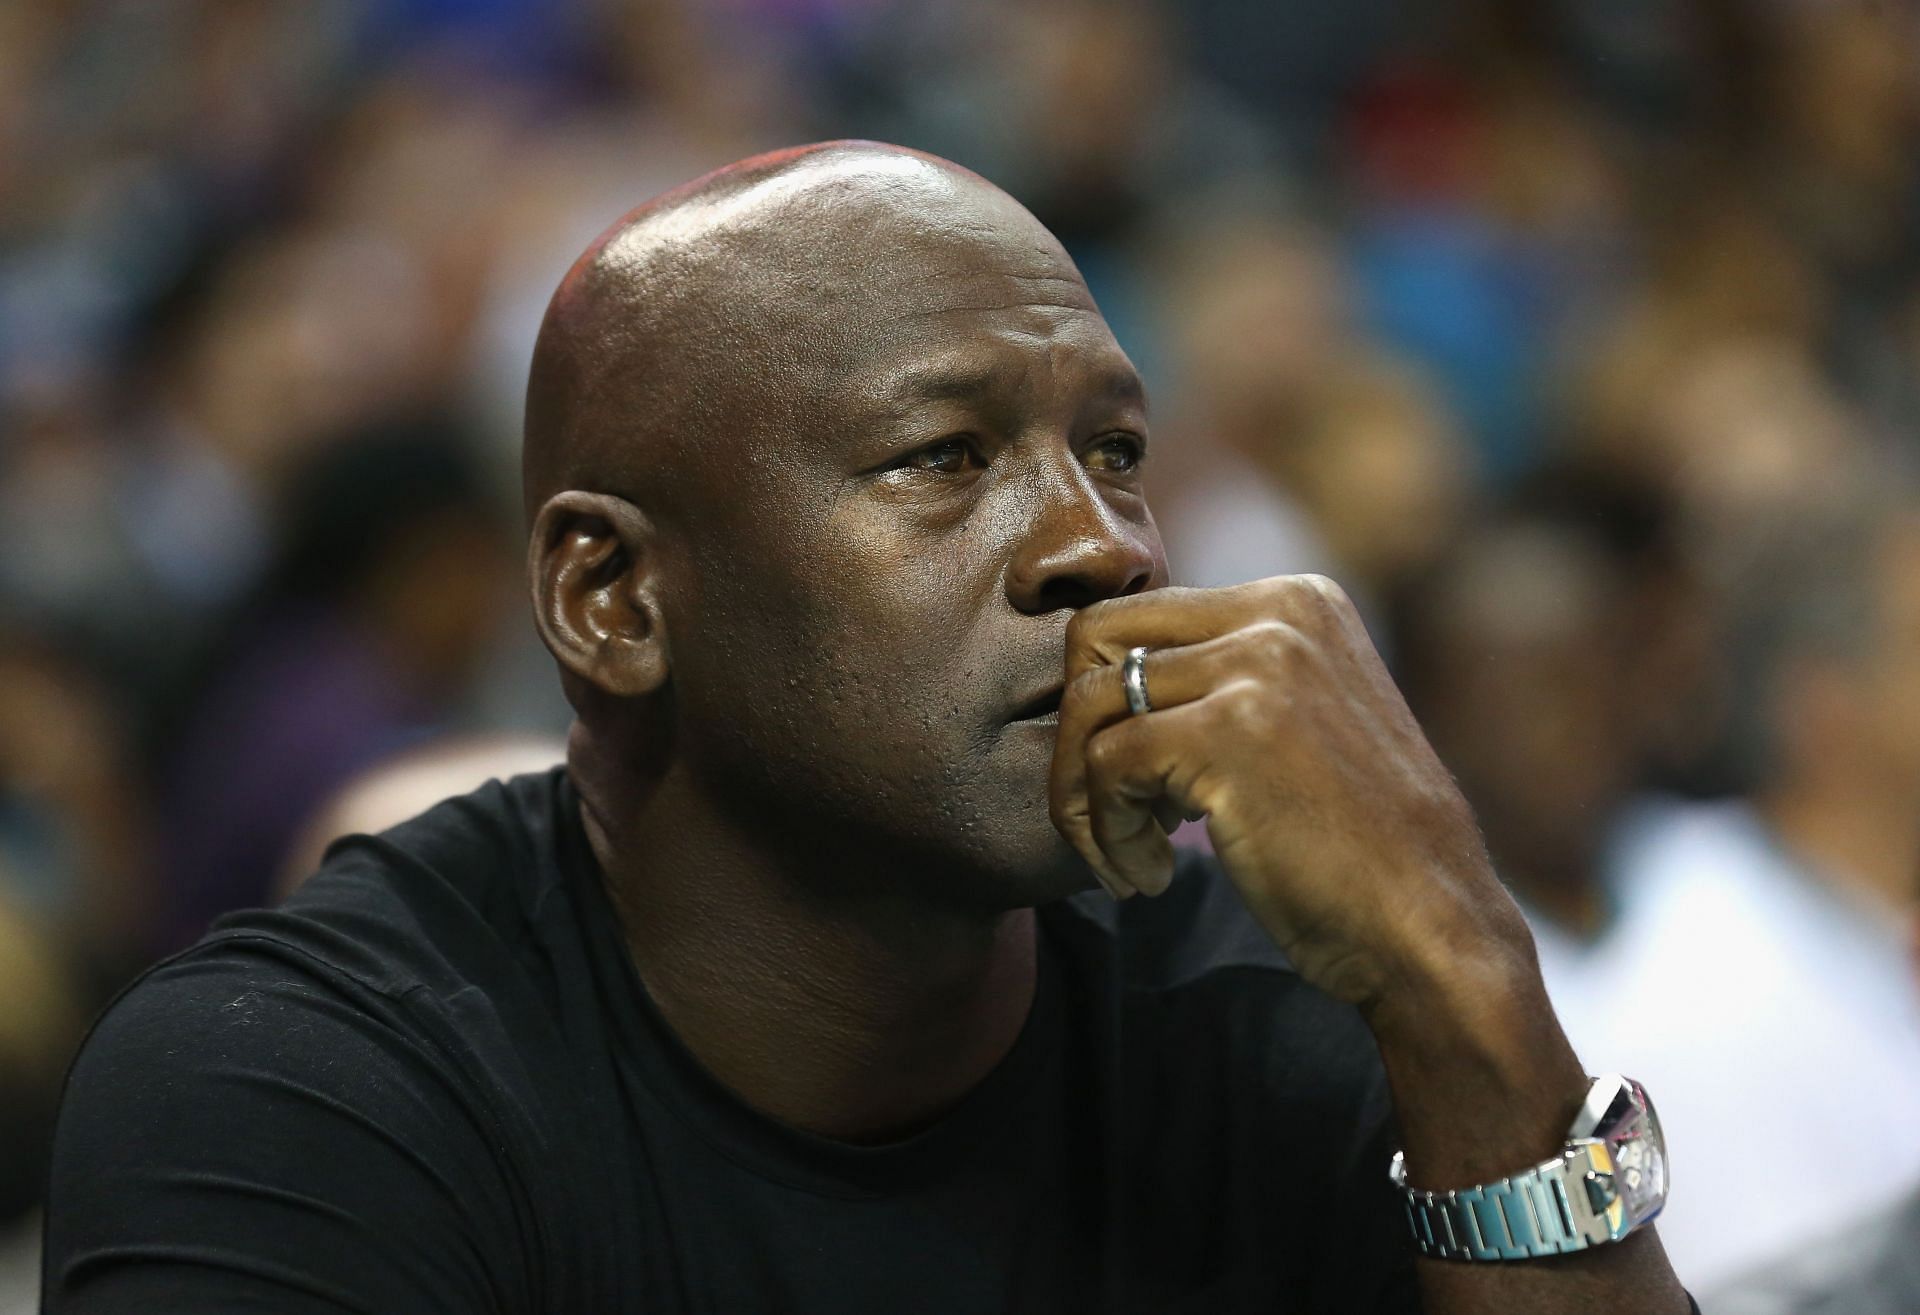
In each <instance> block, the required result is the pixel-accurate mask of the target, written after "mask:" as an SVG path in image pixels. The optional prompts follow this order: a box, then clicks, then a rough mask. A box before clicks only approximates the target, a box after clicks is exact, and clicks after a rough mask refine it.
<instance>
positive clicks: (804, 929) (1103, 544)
mask: <svg viewBox="0 0 1920 1315" xmlns="http://www.w3.org/2000/svg"><path fill="white" fill-rule="evenodd" d="M1146 451H1147V417H1146V398H1145V393H1144V389H1143V388H1142V387H1141V385H1140V382H1139V379H1138V377H1137V375H1136V374H1135V372H1134V370H1133V367H1132V365H1131V364H1130V363H1129V362H1128V360H1127V358H1126V356H1125V354H1124V353H1123V352H1122V351H1121V350H1120V348H1119V346H1118V344H1117V343H1115V342H1114V340H1113V336H1112V334H1111V332H1110V331H1109V330H1108V328H1107V326H1106V323H1105V321H1104V320H1103V319H1102V318H1101V316H1100V313H1099V311H1098V310H1097V308H1096V307H1095V306H1094V304H1093V301H1092V298H1091V297H1090V296H1089V295H1088V294H1087V292H1086V288H1085V286H1084V284H1083V283H1082V281H1081V280H1080V277H1079V274H1078V272H1077V271H1076V270H1075V269H1074V267H1073V265H1072V262H1071V261H1070V260H1069V259H1068V258H1067V256H1066V254H1065V252H1064V251H1062V250H1061V249H1060V247H1059V245H1058V243H1057V242H1055V241H1054V240H1053V238H1052V237H1051V235H1050V234H1048V233H1047V232H1046V231H1045V229H1043V228H1042V227H1041V226H1040V225H1039V224H1038V223H1037V222H1036V221H1035V220H1033V218H1032V217H1031V216H1030V215H1028V214H1027V213H1026V212H1025V211H1024V210H1022V209H1021V208H1020V207H1019V206H1018V205H1017V204H1016V203H1014V202H1013V201H1011V200H1010V199H1009V198H1007V197H1006V196H1005V195H1004V194H1002V193H1000V192H999V191H997V190H996V189H994V188H992V187H991V186H990V185H989V184H987V183H985V182H984V181H982V180H980V179H978V178H976V177H974V176H973V175H970V174H967V173H965V172H964V171H962V170H958V169H956V168H955V167H953V166H951V165H948V164H946V163H944V162H942V161H936V160H932V159H930V158H927V157H922V156H918V155H914V154H912V153H909V152H904V151H899V150H896V149H894V148H887V147H877V146H871V145H859V144H836V145H830V146H827V147H821V148H811V149H809V150H807V151H805V152H800V153H793V154H788V155H784V156H780V157H770V158H763V159H762V160H758V161H749V162H747V163H745V164H744V165H741V166H735V167H734V168H733V169H731V170H728V171H723V172H722V173H721V174H719V175H715V176H711V177H709V178H708V179H704V180H701V181H700V182H699V183H696V184H693V185H691V186H690V187H689V188H687V189H682V190H681V191H680V192H677V193H674V194H670V195H669V196H668V197H666V198H663V199H662V200H661V201H659V202H656V203H654V204H653V205H651V206H649V207H647V208H644V209H643V210H642V211H639V212H636V213H635V214H634V215H631V216H629V217H628V218H627V219H626V220H625V221H623V223H622V225H621V226H619V227H618V228H616V230H614V232H613V233H612V234H610V236H609V237H608V238H605V239H603V240H602V242H601V243H600V244H599V245H597V246H596V247H595V248H594V249H593V250H590V251H589V252H588V253H587V255H586V256H584V257H583V258H582V260H581V262H580V263H579V264H577V265H576V266H575V269H574V270H573V272H572V273H571V274H570V275H569V276H568V279H567V280H566V282H565V283H564V284H563V285H562V287H561V290H560V292H559V293H558V294H557V295H556V297H555V301H554V305H553V308H552V309H551V310H550V311H549V314H548V320H547V324H546V325H545V327H544V328H543V330H542V336H541V342H540V346H539V349H538V350H537V352H536V357H535V368H534V377H533V381H532V386H531V388H530V394H529V406H528V451H527V470H526V474H527V489H528V499H529V509H530V511H531V512H532V513H533V518H534V531H533V537H532V544H531V549H530V568H531V575H532V581H533V593H534V599H535V609H536V614H537V617H538V621H539V624H540V628H541V631H542V634H543V636H544V638H545V640H546V642H547V644H548V646H549V648H550V649H551V650H552V651H553V653H554V655H555V657H556V658H557V659H558V661H559V663H560V666H561V670H562V679H563V681H564V682H565V684H566V687H567V690H568V693H569V697H570V698H571V699H572V701H573V703H574V706H575V709H576V711H577V712H578V718H577V720H576V723H575V726H574V730H573V733H572V739H571V742H570V745H569V755H568V760H569V767H570V770H571V772H572V774H573V776H574V779H575V781H576V783H577V784H578V786H579V788H580V792H581V797H582V800H583V805H584V814H585V817H584V820H585V823H586V826H587V831H588V835H589V837H590V838H591V840H592V843H593V847H594V850H595V852H596V854H597V856H598V858H599V861H600V863H601V865H602V868H603V870H604V871H605V873H606V877H607V881H608V884H609V888H610V889H611V890H612V891H613V892H614V896H615V900H616V903H617V904H618V906H619V907H620V909H621V910H622V914H623V917H624V919H625V923H626V931H627V935H628V939H629V942H630V944H631V946H632V948H633V952H634V958H635V962H636V963H637V964H638V965H640V969H641V972H642V975H643V977H644V979H645V981H646V985H647V988H648V991H649V993H650V994H651V995H652V996H653V997H654V999H655V1000H656V1002H657V1003H658V1005H659V1007H660V1009H661V1011H662V1012H663V1014H664V1015H665V1016H666V1018H667V1019H668V1021H669V1022H670V1023H671V1025H672V1026H673V1027H674V1029H675V1030H676V1032H677V1033H678V1034H679V1035H680V1037H681V1038H682V1040H683V1041H685V1042H686V1044H687V1045H688V1046H689V1048H690V1049H692V1050H693V1052H694V1053H695V1054H696V1055H698V1056H699V1057H700V1059H701V1061H702V1062H703V1063H704V1064H705V1065H706V1066H707V1067H708V1068H709V1069H710V1070H711V1071H712V1072H713V1073H714V1074H715V1075H716V1076H717V1077H718V1078H719V1079H720V1080H721V1081H723V1082H725V1083H726V1084H727V1085H728V1086H729V1087H731V1088H732V1089H733V1090H734V1091H736V1092H738V1093H739V1094H740V1095H741V1096H742V1097H743V1098H744V1099H746V1100H747V1101H748V1102H750V1103H751V1104H753V1105H754V1106H755V1107H757V1108H759V1109H760V1110H762V1111H764V1112H765V1113H767V1114H769V1115H771V1116H772V1117H774V1118H777V1119H780V1120H782V1121H784V1122H787V1123H789V1124H792V1125H795V1126H798V1127H802V1128H807V1129H809V1130H812V1131H814V1132H818V1133H821V1134H823V1135H826V1136H830V1137H835V1138H840V1139H843V1140H848V1141H884V1140H889V1139H893V1138H896V1137H899V1136H900V1135H902V1134H904V1133H907V1132H910V1131H912V1130H914V1129H916V1128H919V1127H923V1126H925V1125H926V1124H927V1123H929V1122H930V1121H933V1120H935V1119H937V1118H939V1117H940V1115H941V1114H942V1113H943V1112H944V1111H946V1110H947V1109H948V1108H950V1107H951V1106H952V1105H953V1104H954V1103H955V1102H956V1101H957V1100H958V1099H959V1098H960V1097H961V1096H963V1095H964V1094H965V1093H966V1092H967V1091H969V1090H970V1089H971V1088H972V1087H973V1086H975V1085H976V1084H977V1083H978V1082H979V1081H980V1080H981V1079H982V1078H983V1077H984V1076H985V1075H986V1073H987V1072H988V1071H989V1070H990V1069H991V1068H992V1067H993V1065H994V1064H995V1063H997V1062H998V1061H999V1059H1000V1058H1001V1057H1002V1056H1004V1055H1005V1053H1006V1051H1007V1050H1008V1048H1009V1047H1010V1046H1011V1045H1012V1043H1013V1040H1014V1038H1015V1036H1016V1035H1017V1034H1018V1032H1019V1030H1020V1027H1021V1025H1022V1023H1023V1022H1024V1021H1025V1018H1026V1015H1027V1012H1028V1009H1029V1007H1030V1005H1031V1002H1032V996H1033V989H1034V981H1035V973H1036V948H1035V931H1034V916H1033V907H1034V906H1035V905H1037V904H1041V903H1044V902H1047V901H1050V900H1053V899H1057V898H1060V897H1062V896H1065V895H1067V894H1070V893H1073V892H1075V891H1077V890H1080V889H1084V888H1086V887H1087V886H1088V885H1090V884H1092V883H1093V881H1095V880H1099V881H1101V882H1102V883H1103V884H1105V885H1106V886H1107V888H1108V890H1109V892H1110V893H1112V894H1113V895H1114V896H1115V897H1116V898H1130V897H1133V895H1134V894H1135V893H1136V892H1139V893H1144V894H1146V895H1149V896H1150V895H1152V894H1156V893H1158V892H1160V891H1161V890H1164V889H1165V887H1166V884H1167V880H1168V875H1169V873H1170V871H1171V850H1170V848H1169V846H1168V842H1167V839H1166V830H1165V827H1166V824H1167V823H1169V822H1171V821H1172V820H1174V818H1175V817H1176V816H1178V815H1180V814H1187V815H1195V816H1197V815H1202V814H1204V815H1205V816H1206V818H1207V825H1208V827H1209V829H1210V831H1211V834H1212V838H1213V841H1214V843H1215V846H1216V848H1217V850H1218V852H1219V854H1220V857H1221V861H1222V863H1223V865H1224V867H1225V869H1226V871H1227V873H1228V875H1229V877H1230V878H1231V879H1232V880H1233V881H1234V882H1235V884H1236V885H1237V886H1238V888H1239V889H1240V891H1241V893H1242V895H1243V897H1244V898H1245V899H1246V901H1247V904H1248V906H1249V908H1250V909H1251V910H1252V912H1253V913H1254V915H1255V916H1256V917H1257V918H1258V919H1259V921H1260V922H1261V924H1262V925H1263V926H1264V927H1265V928H1266V929H1267V930H1268V932H1269V933H1270V934H1272V935H1273V937H1274V938H1275V940H1276V941H1277V942H1278V943H1279V944H1280V945H1281V947H1282V948H1284V949H1285V950H1286V951H1287V952H1288V954H1289V955H1290V956H1291V958H1292V960H1293V961H1294V963H1295V964H1296V965H1297V966H1298V967H1299V968H1300V971H1301V972H1302V973H1303V974H1304V975H1305V976H1306V977H1307V978H1308V979H1309V980H1311V981H1313V982H1314V983H1315V984H1317V985H1319V986H1320V987H1322V988H1323V989H1325V990H1328V991H1330V992H1332V993H1333V994H1335V995H1338V996H1340V997H1341V998H1343V999H1346V1000H1349V1001H1351V1002H1352V1003H1354V1004H1355V1005H1356V1006H1358V1007H1359V1008H1360V1009H1361V1010H1362V1012H1363V1014H1364V1016H1365V1017H1366V1018H1367V1020H1368V1022H1369V1024H1370V1025H1371V1027H1372V1029H1373V1031H1374V1035H1375V1037H1376V1038H1377V1040H1378V1041H1379V1044H1380V1048H1381V1053H1382V1055H1383V1057H1384V1059H1385V1063H1386V1068H1387V1072H1388V1076H1389V1079H1390V1081H1391V1082H1392V1085H1393V1089H1394V1094H1395V1099H1396V1104H1397V1107H1398V1110H1399V1117H1400V1122H1401V1125H1402V1132H1403V1136H1404V1140H1405V1145H1406V1148H1407V1153H1408V1158H1409V1163H1410V1165H1411V1167H1412V1174H1413V1177H1414V1179H1415V1181H1417V1182H1419V1183H1420V1184H1421V1185H1423V1186H1433V1187H1445V1186H1454V1185H1465V1184H1468V1183H1472V1182H1477V1181H1482V1180H1485V1179H1488V1178H1492V1177H1497V1176H1499V1175H1500V1174H1502V1173H1509V1172H1513V1171H1515V1170H1517V1169H1518V1168H1521V1167H1523V1166H1525V1165H1527V1164H1530V1163H1533V1162H1536V1161H1538V1160H1540V1159H1542V1158H1544V1157H1546V1156H1547V1155H1549V1154H1551V1153H1553V1152H1554V1151H1555V1150H1557V1148H1558V1147H1559V1145H1560V1142H1561V1139H1562V1137H1563V1135H1564V1131H1565V1129H1566V1127H1567V1126H1568V1124H1569V1123H1570V1122H1571V1120H1572V1117H1573V1114H1574V1111H1575V1109H1576V1108H1577V1107H1578V1105H1579V1102H1580V1099H1581V1096H1582V1095H1583V1093H1584V1091H1585V1087H1586V1079H1585V1076H1584V1074H1583V1071H1582V1069H1581V1067H1580V1065H1579V1063H1578V1061H1577V1060H1576V1059H1575V1058H1574V1056H1573V1053H1572V1051H1571V1049H1570V1048H1569V1047H1568V1045H1567V1043H1566V1040H1565V1038H1564V1036H1563V1035H1562V1034H1561V1032H1560V1029H1559V1026H1558V1024H1557V1023H1556V1022H1555V1020H1554V1017H1553V1013H1552V1010H1551V1008H1550V1007H1549V1005H1548V1003H1547V1000H1546V995H1545V991H1544V988H1543V987H1542V986H1541V984H1540V979H1539V973H1538V971H1537V969H1536V967H1535V965H1534V962H1533V956H1532V947H1531V941H1530V939H1529V937H1528V935H1527V932H1526V928H1525V926H1524V924H1523V923H1522V922H1521V920H1520V918H1519V915H1518V913H1517V912H1516V911H1515V909H1514V908H1513V905H1512V903H1511V901H1510V900H1509V899H1508V898H1507V897H1506V896H1505V894H1504V893H1503V892H1502V890H1501V888H1500V886H1499V883H1498V882H1497V881H1496V880H1495V879H1494V877H1493V874H1492V872H1491V870H1490V868H1489V866H1488V864H1487V861H1486V857H1485V854H1484V850H1483V847H1482V846H1481V844H1480V840H1479V835H1478V832H1477V830H1476V828H1475V826H1474V822H1473V819H1472V817H1471V815H1470V813H1469V811H1468V809H1467V807H1466V805H1465V803H1464V802H1463V801H1462V800H1461V799H1460V796H1459V794H1458V792H1457V791H1456V790H1455V789H1454V787H1453V784H1452V782H1451V780H1450V779H1449V778H1448V776H1447V774H1446V772H1445V771H1444V769H1442V768H1441V767H1440V765H1439V763H1438V762H1437V761H1436V760H1435V758H1434V756H1433V754H1432V752H1431V750H1429V749H1428V748H1427V745H1426V741H1425V740H1424V738H1423V737H1422V736H1421V734H1420V732H1419V729H1418V727H1417V726H1416V725H1415V724H1414V722H1413V719H1412V717H1411V716H1410V715H1409V714H1408V713H1407V711H1406V708H1405V705H1404V703H1403V702H1402V701H1401V700H1400V697H1399V694H1398V692H1397V691H1396V690H1395V689H1394V687H1393V685H1392V682H1391V681H1390V680H1389V679H1388V677H1387V675H1386V673H1385V671H1384V669H1383V668H1382V666H1381V664H1380V662H1379V659H1378V658H1377V657H1376V656H1375V654H1374V652H1373V649H1372V646H1371V645H1370V643H1369V642H1368V640H1367V637H1366V634H1365V632H1364V630H1363V629H1362V627H1361V626H1360V623H1359V621H1358V619H1357V617H1356V616H1355V615H1354V612H1353V609H1352V607H1351V606H1350V605H1349V604H1348V603H1347V601H1346V600H1345V598H1344V597H1343V596H1342V595H1341V594H1340V593H1339V591H1338V589H1337V588H1336V587H1334V586H1333V585H1331V584H1330V583H1328V582H1326V581H1321V580H1316V579H1311V578H1306V577H1280V578H1276V579H1274V580H1269V581H1265V582H1262V583H1260V584H1257V585H1249V586H1244V587H1241V588H1238V589H1230V590H1181V589H1171V588H1164V587H1163V586H1164V585H1165V584H1166V580H1167V570H1166V562H1165V557H1164V553H1163V551H1162V548H1161V545H1160V539H1159V534H1158V532H1157V530H1156V529H1155V527H1154V523H1153V519H1152V515H1151V513H1150V512H1149V511H1148V509H1147V504H1146V500H1145V496H1144V490H1143V486H1142V467H1143V463H1144V462H1145V460H1146ZM1134 644H1145V645H1148V646H1150V647H1152V648H1153V649H1154V652H1153V654H1152V656H1151V658H1150V659H1149V662H1148V681H1149V685H1150V688H1151V690H1152V692H1153V697H1154V699H1155V704H1156V707H1155V710H1154V711H1153V712H1151V713H1149V714H1147V715H1145V716H1141V717H1129V716H1127V715H1126V706H1125V702H1124V697H1123V695H1122V693H1121V690H1120V685H1119V680H1118V667H1117V665H1116V664H1117V663H1118V661H1119V659H1120V657H1121V656H1122V655H1123V654H1124V653H1125V651H1126V650H1127V648H1129V647H1131V646H1132V645H1134ZM1383 1172H1384V1166H1383ZM1421 1269H1422V1276H1421V1281H1422V1284H1423V1290H1424V1292H1425V1295H1426V1300H1427V1305H1428V1308H1429V1309H1430V1310H1433V1311H1438V1312H1460V1311H1470V1310H1483V1309H1485V1310H1493V1309H1499V1310H1510V1309H1524V1310H1530V1311H1544V1312H1553V1311H1576V1310H1578V1311H1586V1310H1592V1309H1596V1308H1598V1307H1597V1306H1596V1303H1605V1304H1606V1308H1608V1309H1612V1310H1616V1311H1635V1312H1638V1311H1646V1312H1680V1311H1684V1310H1685V1309H1686V1308H1687V1307H1686V1302H1685V1299H1684V1297H1683V1296H1682V1294H1681V1293H1680V1290H1679V1288H1678V1285H1677V1284H1676V1283H1675V1281H1674V1279H1673V1276H1672V1274H1671V1272H1670V1270H1669V1269H1668V1267H1667V1264H1666V1261H1665V1258H1664V1256H1663V1255H1662V1253H1661V1251H1660V1248H1659V1244H1658V1241H1657V1240H1656V1239H1655V1237H1654V1236H1653V1235H1652V1234H1650V1233H1648V1234H1642V1235H1639V1236H1637V1237H1636V1238H1634V1239H1631V1240H1630V1241H1629V1242H1628V1243H1626V1244H1623V1245H1620V1246H1616V1247H1606V1248H1601V1249H1599V1250H1596V1251H1593V1252H1589V1253H1586V1254H1585V1255H1582V1256H1578V1257H1574V1258H1571V1259H1568V1260H1563V1261H1553V1262H1536V1263H1533V1264H1527V1265H1517V1266H1516V1265H1503V1266H1474V1267H1467V1266H1458V1265H1443V1264H1439V1263H1432V1262H1422V1266H1421Z"/></svg>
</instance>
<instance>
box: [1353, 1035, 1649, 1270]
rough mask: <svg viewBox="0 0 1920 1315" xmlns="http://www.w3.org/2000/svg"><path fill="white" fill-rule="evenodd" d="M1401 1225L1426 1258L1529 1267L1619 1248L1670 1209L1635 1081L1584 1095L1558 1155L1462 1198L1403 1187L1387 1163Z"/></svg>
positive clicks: (1399, 1166) (1613, 1081) (1616, 1081)
mask: <svg viewBox="0 0 1920 1315" xmlns="http://www.w3.org/2000/svg"><path fill="white" fill-rule="evenodd" d="M1389 1175H1390V1176H1391V1177H1392V1179H1393V1185H1394V1186H1395V1187H1398V1188H1400V1189H1401V1191H1402V1192H1404V1193H1405V1194H1406V1206H1407V1223H1408V1225H1409V1226H1410V1227H1411V1228H1412V1229H1413V1241H1414V1245H1415V1246H1417V1247H1418V1248H1419V1250H1420V1254H1421V1255H1423V1256H1437V1257H1440V1258H1442V1259H1445V1260H1530V1259H1533V1258H1535V1257H1537V1256H1557V1255H1562V1254H1564V1253H1566V1252H1569V1251H1584V1250H1586V1249H1587V1248H1588V1247H1591V1246H1598V1245H1600V1244H1601V1243H1603V1242H1618V1241H1619V1240H1620V1239H1621V1238H1623V1237H1625V1236H1627V1234H1629V1233H1631V1232H1633V1231H1634V1230H1635V1229H1636V1228H1641V1227H1644V1226H1645V1225H1646V1224H1648V1223H1650V1222H1651V1221H1652V1220H1653V1217H1654V1216H1655V1215H1657V1214H1659V1213H1660V1207H1661V1206H1663V1205H1665V1204H1666V1203H1667V1147H1666V1143H1665V1141H1664V1140H1662V1138H1661V1136H1660V1118H1659V1116H1658V1115H1657V1114H1655V1113H1654V1112H1653V1102H1652V1101H1650V1100H1648V1099H1647V1093H1646V1091H1645V1089H1644V1088H1642V1087H1641V1085H1640V1084H1639V1083H1638V1082H1635V1081H1634V1080H1633V1079H1631V1078H1626V1077H1622V1076H1620V1075H1619V1074H1618V1073H1609V1074H1607V1075H1605V1076H1604V1077H1600V1078H1596V1079H1595V1080H1594V1083H1593V1086H1592V1087H1590V1088H1588V1090H1587V1099H1586V1103H1585V1104H1583V1105H1582V1106H1581V1107H1580V1113H1579V1115H1578V1116H1577V1117H1575V1119H1574V1121H1573V1126H1572V1127H1571V1128H1569V1129H1568V1130H1567V1144H1566V1146H1565V1148H1564V1149H1562V1150H1561V1152H1560V1154H1558V1155H1556V1156H1554V1157H1553V1158H1552V1159H1550V1160H1545V1161H1542V1162H1541V1163H1539V1164H1536V1165H1534V1166H1533V1167H1532V1168H1531V1169H1528V1170H1526V1171H1524V1172H1522V1173H1517V1174H1514V1175H1512V1176H1511V1177H1508V1178H1502V1179H1501V1180H1500V1181H1499V1182H1496V1183H1483V1184H1481V1185H1480V1186H1478V1187H1469V1188H1465V1189H1462V1190H1459V1191H1450V1192H1425V1191H1421V1190H1420V1189H1419V1188H1417V1187H1408V1186H1407V1158H1406V1153H1405V1152H1404V1151H1403V1152H1399V1153H1397V1154H1395V1155H1394V1157H1393V1165H1392V1168H1391V1169H1390V1170H1389Z"/></svg>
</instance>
